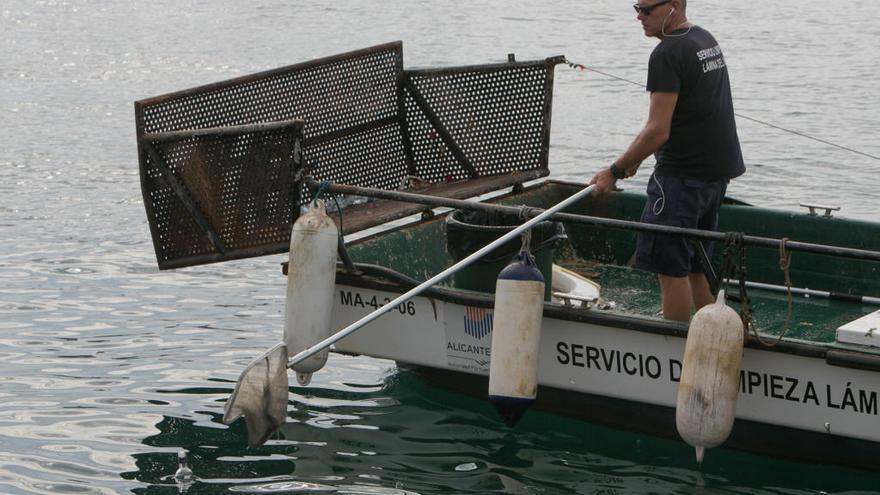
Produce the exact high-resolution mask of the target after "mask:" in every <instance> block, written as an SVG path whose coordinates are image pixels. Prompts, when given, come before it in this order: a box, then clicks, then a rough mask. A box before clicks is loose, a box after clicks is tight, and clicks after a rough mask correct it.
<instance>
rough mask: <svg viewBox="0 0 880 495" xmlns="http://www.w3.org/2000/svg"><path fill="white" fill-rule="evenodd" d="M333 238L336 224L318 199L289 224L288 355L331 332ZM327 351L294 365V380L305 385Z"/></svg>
mask: <svg viewBox="0 0 880 495" xmlns="http://www.w3.org/2000/svg"><path fill="white" fill-rule="evenodd" d="M337 242H338V231H337V229H336V224H335V223H333V220H332V219H331V218H330V217H329V216H327V212H326V210H325V209H324V203H323V202H321V201H318V202H316V204H315V205H314V206H313V207H312V208H310V209H309V211H308V212H306V213H305V214H303V215H301V216H300V217H299V218H298V219H297V220H296V222H295V223H294V224H293V230H292V231H291V234H290V254H289V263H288V265H287V298H286V300H285V304H284V306H285V307H284V343H285V345H286V346H287V352H288V355H290V356H293V355H296V354H297V353H299V352H300V351H302V350H304V349H306V348H308V347H310V346H312V345H314V344H317V343H318V342H320V341H322V340H324V339H326V338H327V337H329V336H330V334H331V328H330V316H331V311H332V309H333V290H334V283H335V281H336V251H337ZM328 354H329V351H328V350H326V349H325V350H323V351H320V352H318V353H315V354H314V355H312V356H310V357H309V358H307V359H305V360H303V361H302V362H300V363H298V364H296V365H294V367H293V370H294V371H295V372H296V379H297V381H298V382H299V383H300V384H301V385H303V386H305V385H308V384H309V382H310V381H311V379H312V373H314V372H315V371H318V370H319V369H321V368H322V367H323V366H324V363H326V362H327V355H328Z"/></svg>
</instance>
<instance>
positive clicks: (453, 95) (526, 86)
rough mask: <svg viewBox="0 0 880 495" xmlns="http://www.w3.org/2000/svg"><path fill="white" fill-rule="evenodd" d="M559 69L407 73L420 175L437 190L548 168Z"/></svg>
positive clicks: (538, 65) (528, 65) (513, 66)
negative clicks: (441, 184)
mask: <svg viewBox="0 0 880 495" xmlns="http://www.w3.org/2000/svg"><path fill="white" fill-rule="evenodd" d="M556 63H558V61H556V60H553V59H548V60H547V61H540V62H525V63H508V64H496V65H493V66H480V67H461V68H450V69H432V70H424V71H407V72H406V74H407V76H408V77H407V84H406V95H407V98H406V112H407V115H406V117H407V118H406V121H407V126H408V129H409V132H410V137H411V141H412V150H413V156H414V159H413V160H414V162H415V166H416V170H417V174H418V175H419V176H420V177H422V178H424V179H427V180H429V181H432V182H437V181H442V180H446V181H449V180H463V179H468V178H473V177H482V176H488V175H500V174H504V173H508V172H513V171H521V170H530V169H536V168H546V167H547V147H548V143H549V133H550V110H551V105H550V103H551V98H552V85H553V67H554V66H555V64H556ZM444 129H445V132H444ZM444 134H445V135H444Z"/></svg>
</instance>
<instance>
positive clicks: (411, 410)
mask: <svg viewBox="0 0 880 495" xmlns="http://www.w3.org/2000/svg"><path fill="white" fill-rule="evenodd" d="M629 3H631V2H626V1H619V0H595V1H592V2H575V1H571V0H559V1H557V2H540V3H539V2H524V1H518V0H504V1H501V0H488V1H483V2H452V1H445V2H443V1H441V2H426V1H403V2H379V1H367V0H337V1H335V2H315V1H299V2H273V1H269V0H253V1H250V2H234V1H230V0H214V1H203V0H179V1H168V0H156V1H153V2H123V1H115V2H107V1H97V0H70V1H64V0H38V1H35V0H4V1H3V2H2V3H0V33H2V34H0V47H2V53H3V56H2V62H0V136H2V137H0V240H2V243H0V493H10V494H12V493H124V492H131V491H134V492H136V493H178V492H181V491H187V490H188V493H226V492H233V493H240V492H244V493H273V492H276V493H303V492H316V491H325V492H326V491H332V490H335V491H336V492H337V493H349V494H388V495H390V494H405V493H418V494H450V493H489V492H495V493H518V494H556V493H608V494H610V493H647V492H653V493H692V492H710V493H787V494H807V493H825V492H827V493H855V492H871V491H872V490H875V489H877V490H880V475H878V474H877V473H866V472H860V471H850V470H846V469H840V468H828V467H822V468H816V467H814V466H809V465H804V464H797V463H790V462H786V461H781V460H777V459H771V458H766V457H760V456H753V455H746V454H742V453H737V452H731V451H725V450H716V451H712V452H710V453H709V455H708V459H707V462H706V463H705V464H704V466H703V468H702V470H700V469H697V468H696V466H695V465H694V464H693V462H692V461H691V459H692V454H691V451H690V449H689V448H686V447H685V446H683V445H682V444H679V443H676V442H669V441H664V440H658V439H655V438H650V437H645V436H638V435H633V434H629V433H625V432H619V431H614V430H610V429H606V428H602V427H599V426H595V425H590V424H587V423H583V422H577V421H572V420H568V419H565V418H560V417H557V416H550V415H546V414H542V413H539V412H530V413H529V414H528V415H527V417H526V419H525V420H524V422H523V424H522V425H521V426H520V427H518V428H517V429H516V430H515V431H509V430H507V429H505V428H504V427H502V426H501V423H500V422H499V421H498V420H497V418H496V417H495V415H494V413H493V412H492V411H491V410H490V409H489V407H487V405H486V403H485V402H484V401H480V400H476V399H470V398H466V397H462V396H459V395H456V394H452V393H448V392H444V391H438V390H436V389H433V388H430V387H428V386H426V385H425V384H423V383H421V382H419V381H417V380H416V379H415V378H413V377H412V376H410V375H409V374H407V373H403V372H398V371H397V370H396V368H395V366H394V364H393V363H390V362H387V361H379V360H373V359H368V358H351V357H341V356H332V357H331V360H330V363H329V365H328V367H327V369H325V370H324V371H322V372H320V373H318V374H317V375H316V376H315V379H314V382H313V385H312V386H310V387H309V388H308V389H302V388H294V389H293V393H292V394H291V396H290V397H291V405H290V410H289V424H288V426H287V427H286V428H285V429H284V431H283V434H282V435H281V436H280V437H279V438H278V439H277V440H273V441H272V442H270V443H269V444H267V446H266V447H264V448H261V449H249V448H247V447H246V446H245V443H244V439H243V438H244V437H243V435H244V431H243V426H242V425H241V424H237V425H234V426H233V427H232V428H228V427H226V426H225V425H223V424H222V423H221V421H220V417H221V415H222V408H223V402H224V400H225V399H226V397H227V396H228V394H229V393H230V392H231V390H232V387H233V384H234V381H235V379H236V378H237V376H238V373H239V372H240V371H241V369H242V368H243V367H244V366H245V365H246V364H247V363H248V362H249V361H250V359H251V358H252V357H254V356H256V355H257V354H258V353H260V352H262V350H264V349H265V348H267V347H268V346H270V345H271V344H273V343H274V342H276V341H277V340H278V338H279V335H280V332H281V325H282V310H283V302H284V301H283V296H284V285H283V284H284V279H283V278H282V277H281V276H280V274H279V270H278V262H280V261H281V259H282V257H269V258H264V259H254V260H245V261H239V262H233V263H226V264H223V265H216V266H207V267H197V268H189V269H183V270H178V271H173V272H163V273H159V272H158V270H157V269H156V264H155V260H154V257H153V249H152V246H151V243H150V239H149V233H148V227H147V224H146V219H145V215H144V211H143V204H142V200H141V193H140V190H139V183H138V172H137V154H136V147H135V133H134V122H133V108H132V102H133V101H134V100H136V99H140V98H144V97H148V96H153V95H157V94H162V93H166V92H169V91H173V90H178V89H182V88H186V87H190V86H194V85H197V84H203V83H208V82H213V81H216V80H221V79H226V78H230V77H234V76H239V75H243V74H247V73H250V72H254V71H257V70H262V69H268V68H272V67H276V66H280V65H287V64H290V63H294V62H299V61H303V60H307V59H310V58H314V57H320V56H325V55H330V54H334V53H338V52H342V51H347V50H351V49H356V48H360V47H364V46H369V45H373V44H378V43H382V42H386V41H391V40H396V39H402V40H404V42H405V45H404V46H405V48H404V54H405V63H406V65H407V66H408V67H415V66H431V65H444V64H470V63H484V62H489V61H501V60H504V59H506V56H507V53H510V52H513V53H516V54H517V57H518V58H519V59H530V58H543V57H546V56H551V55H557V54H565V55H567V56H568V57H569V58H570V59H571V60H573V61H576V62H579V63H583V64H586V65H588V66H592V67H595V68H597V69H600V70H603V71H606V72H609V73H612V74H615V75H617V76H619V77H623V78H627V79H632V80H635V81H644V78H645V63H646V60H647V56H648V53H649V51H650V50H651V48H652V46H653V45H654V42H653V41H652V40H649V39H646V38H644V37H642V35H641V31H640V27H639V25H638V24H637V22H636V21H635V20H634V15H633V12H632V10H631V8H630V6H629ZM690 3H691V5H690V12H689V13H690V18H691V19H692V20H693V21H695V22H696V23H698V24H701V25H703V26H705V27H707V28H709V29H710V30H711V31H713V32H714V33H715V35H716V37H717V38H718V39H719V40H720V41H721V44H722V47H723V48H724V50H725V54H726V57H727V60H728V64H729V66H730V70H731V77H732V80H733V85H734V87H733V90H734V95H735V105H736V109H737V111H738V112H739V113H741V114H742V115H745V116H748V117H751V118H754V119H759V120H763V121H767V122H771V123H773V124H775V125H777V126H783V127H786V128H791V129H793V130H797V131H799V132H801V133H807V134H810V135H815V136H817V137H820V138H822V139H825V140H828V141H832V142H835V143H839V144H840V145H844V146H848V147H852V148H856V149H858V150H860V151H862V152H865V153H869V154H872V155H875V156H877V155H880V139H878V134H880V119H878V117H877V115H878V113H880V92H878V91H877V89H876V84H877V80H876V68H877V67H878V65H880V64H878V62H880V55H878V53H880V52H878V51H877V50H876V49H875V48H876V47H875V46H874V45H876V42H877V40H878V39H880V24H878V23H877V21H876V19H875V17H876V16H875V15H873V10H875V8H876V5H875V4H874V3H872V2H869V1H867V0H842V1H840V2H836V3H834V4H833V5H831V4H819V3H815V2H812V3H811V2H803V1H796V0H776V1H774V2H763V1H758V0H745V1H741V2H725V1H721V0H712V1H709V0H693V1H692V2H690ZM646 108H647V97H646V96H645V94H644V92H643V91H642V90H640V89H639V88H637V87H634V86H631V85H629V84H626V83H622V82H620V81H618V80H615V79H612V78H609V77H606V76H602V75H599V74H596V73H593V72H589V71H577V70H573V69H569V68H567V67H564V66H561V67H560V68H559V69H558V70H557V85H556V100H555V107H554V121H553V133H554V134H553V141H552V150H551V168H552V170H553V171H554V175H555V176H556V177H560V178H567V179H575V180H578V179H585V178H587V177H589V176H590V175H591V174H592V172H593V171H595V170H596V169H597V168H598V167H600V166H604V165H606V164H607V163H609V162H610V161H611V160H612V159H613V158H615V157H616V155H617V154H618V153H619V152H620V151H621V150H622V149H623V147H624V146H625V145H626V144H627V143H628V141H629V139H630V138H631V137H632V135H633V134H634V133H635V132H636V131H637V130H638V129H639V127H640V125H641V124H642V122H643V121H644V118H645V110H646ZM739 130H740V135H741V138H742V143H743V151H744V154H745V156H746V160H747V164H748V166H749V172H748V174H747V175H746V176H744V177H743V178H742V179H740V180H737V181H735V182H734V183H733V184H732V186H731V188H730V194H731V195H734V196H737V197H739V198H741V199H744V200H747V201H750V202H753V203H755V204H759V205H767V206H774V207H779V208H784V209H798V206H797V205H798V203H799V202H801V201H808V202H814V203H823V204H832V205H838V206H841V207H842V211H841V213H840V215H843V216H848V217H854V218H862V219H877V218H876V217H877V215H876V204H877V201H878V199H880V194H878V193H877V189H876V184H877V180H876V173H877V171H878V170H880V167H878V161H877V160H876V159H872V158H867V157H865V156H861V155H858V154H854V153H851V152H846V151H842V150H840V149H837V148H834V147H831V146H828V145H825V144H821V143H818V142H816V141H812V140H809V139H805V138H803V137H799V136H796V135H793V134H790V133H785V132H782V131H780V130H778V129H774V128H769V127H766V126H763V125H759V124H756V123H754V122H752V121H750V120H745V119H740V121H739ZM646 177H647V173H646V172H644V171H643V173H642V174H640V177H639V178H637V179H636V180H634V181H632V186H631V187H634V188H641V187H642V186H643V184H644V183H645V178H646ZM793 448H796V447H795V446H793ZM180 449H186V450H188V451H189V452H190V461H191V464H192V468H193V471H194V472H195V476H196V477H197V481H196V482H195V483H194V484H192V485H189V486H180V485H177V484H175V482H174V480H173V479H171V478H170V476H171V475H172V474H173V473H174V470H175V468H176V453H177V452H178V451H179V450H180Z"/></svg>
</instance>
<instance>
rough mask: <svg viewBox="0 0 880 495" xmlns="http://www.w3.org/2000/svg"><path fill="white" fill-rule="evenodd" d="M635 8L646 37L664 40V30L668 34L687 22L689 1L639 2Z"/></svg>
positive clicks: (654, 0)
mask: <svg viewBox="0 0 880 495" xmlns="http://www.w3.org/2000/svg"><path fill="white" fill-rule="evenodd" d="M633 7H634V8H635V9H636V13H637V17H636V18H637V19H638V20H639V22H641V23H642V29H643V30H644V31H645V36H651V37H655V38H662V37H663V32H664V30H665V31H666V32H667V33H668V32H669V31H671V30H674V29H676V28H677V27H678V26H680V25H681V24H682V23H684V22H686V21H687V18H686V17H685V9H686V8H687V0H638V2H637V3H636V4H635V5H633Z"/></svg>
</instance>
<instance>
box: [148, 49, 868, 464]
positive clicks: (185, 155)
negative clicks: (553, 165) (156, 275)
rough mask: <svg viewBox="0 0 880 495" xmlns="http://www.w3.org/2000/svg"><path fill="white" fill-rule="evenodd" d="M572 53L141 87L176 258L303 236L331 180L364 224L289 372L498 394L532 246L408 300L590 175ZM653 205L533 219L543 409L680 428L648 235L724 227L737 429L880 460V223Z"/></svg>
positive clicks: (331, 201)
mask: <svg viewBox="0 0 880 495" xmlns="http://www.w3.org/2000/svg"><path fill="white" fill-rule="evenodd" d="M563 61H564V58H563V57H551V58H548V59H545V60H538V61H528V62H519V61H516V60H515V58H514V57H513V56H510V57H509V59H508V61H507V62H503V63H496V64H489V65H483V66H468V67H451V68H434V69H417V70H409V69H406V70H405V69H403V55H402V44H401V43H399V42H396V43H389V44H386V45H380V46H377V47H371V48H367V49H364V50H359V51H356V52H350V53H346V54H342V55H337V56H333V57H328V58H326V59H318V60H313V61H310V62H307V63H304V64H297V65H293V66H288V67H284V68H281V69H276V70H273V71H267V72H263V73H259V74H254V75H250V76H245V77H242V78H238V79H234V80H230V81H224V82H220V83H215V84H212V85H208V86H203V87H198V88H193V89H189V90H185V91H181V92H178V93H173V94H170V95H163V96H159V97H155V98H150V99H147V100H142V101H139V102H137V103H136V105H135V109H136V117H137V134H138V150H139V157H140V166H141V184H142V189H143V192H144V199H145V205H146V209H147V216H148V218H149V220H150V227H151V232H152V235H153V242H154V247H155V249H156V255H157V260H158V264H159V267H160V268H162V269H172V268H180V267H185V266H190V265H196V264H204V263H213V262H222V261H227V260H232V259H240V258H245V257H250V256H262V255H268V254H276V253H283V252H285V251H287V250H288V246H289V243H290V238H291V234H290V232H291V227H292V226H293V225H294V223H295V221H296V220H297V218H299V217H300V214H301V212H302V211H304V209H305V208H307V207H308V205H309V204H310V203H311V202H312V200H313V199H315V198H317V197H321V198H322V199H325V200H326V201H327V205H328V207H329V209H330V212H329V215H330V217H331V218H333V219H334V221H335V222H336V224H337V225H338V226H339V229H340V232H341V233H342V234H343V235H344V239H345V242H344V243H340V244H341V247H340V255H341V262H340V263H339V264H338V265H337V270H336V273H335V287H334V288H333V290H332V298H331V299H332V300H328V301H327V304H329V305H331V308H332V309H331V313H330V314H331V320H330V321H331V324H330V327H331V328H329V329H327V334H326V335H328V336H329V337H328V338H327V339H325V340H323V341H322V342H318V341H319V340H321V339H317V340H315V342H314V343H310V346H311V347H306V348H303V349H287V350H285V352H284V354H283V356H284V360H285V361H284V362H283V363H282V368H284V366H283V365H284V364H286V359H287V357H288V354H287V353H288V352H289V353H291V356H293V357H292V358H291V361H290V362H291V363H294V362H299V360H301V358H302V356H303V355H304V353H306V354H307V353H310V352H316V348H317V347H323V346H324V344H326V345H329V343H332V344H333V345H334V348H333V350H334V351H335V352H340V353H347V354H358V355H367V356H374V357H377V358H385V359H392V360H394V361H396V362H397V363H399V365H400V367H401V368H404V369H407V370H410V372H412V373H417V374H419V375H420V376H423V377H424V378H425V379H428V380H431V381H432V382H434V383H436V384H437V385H438V386H444V387H449V388H451V389H453V390H457V391H460V392H462V393H469V394H476V395H482V396H485V395H486V393H487V386H488V375H489V370H490V363H491V345H490V342H491V339H492V331H493V327H492V322H493V320H494V317H495V315H494V303H495V297H494V294H493V291H494V281H495V277H496V275H497V273H498V272H499V271H500V270H501V269H502V268H503V267H504V266H505V265H506V263H507V261H508V260H509V258H510V257H511V256H512V255H513V254H514V253H515V252H516V251H517V250H518V249H519V246H520V244H519V241H515V242H514V244H513V246H512V248H511V247H509V246H508V249H511V251H509V252H504V251H498V252H495V251H493V254H492V255H491V256H487V257H484V258H483V259H482V260H481V261H479V262H475V263H473V264H471V265H469V266H467V267H462V268H461V269H457V268H456V271H455V273H454V274H452V275H451V277H449V278H446V279H445V280H443V281H442V282H440V283H437V284H434V283H431V284H430V287H425V288H423V289H419V293H418V294H415V295H413V296H412V297H406V298H405V299H401V294H404V293H407V292H408V291H410V290H411V289H413V287H417V288H418V287H420V286H421V285H425V281H430V280H431V279H432V277H435V276H437V274H438V273H441V272H444V271H445V270H449V267H451V266H457V264H458V263H459V262H460V260H461V259H462V258H463V257H464V258H467V257H469V256H470V255H469V254H468V253H470V252H472V251H473V250H476V249H478V248H479V246H482V245H484V244H487V243H489V242H491V241H492V240H493V239H494V238H497V237H498V236H500V235H501V233H502V232H506V231H509V230H511V229H512V228H513V227H512V225H511V222H499V221H497V218H496V217H494V216H493V215H502V214H504V215H507V216H511V215H512V216H513V217H514V218H515V219H518V220H516V221H514V222H513V223H521V222H522V221H524V219H526V218H530V217H535V216H536V215H538V214H539V212H540V211H541V210H542V209H547V208H550V207H553V206H554V205H558V204H559V203H560V202H562V201H563V200H565V199H566V198H570V197H572V196H573V195H575V194H579V193H581V192H583V191H582V188H583V186H582V185H579V184H573V183H568V182H564V181H557V180H549V179H546V176H548V175H549V174H550V170H549V166H548V149H549V132H550V114H551V109H552V85H553V68H554V66H555V65H557V64H559V63H561V62H563ZM310 178H312V179H314V180H311V181H310V180H308V179H310ZM644 202H645V197H644V195H643V194H639V193H634V192H629V191H624V192H615V193H610V194H607V195H603V196H592V195H586V196H585V197H583V199H580V200H579V201H577V202H575V203H574V204H573V205H571V206H570V207H567V208H566V209H565V212H564V213H556V214H554V215H552V217H551V221H548V223H549V224H550V227H546V226H543V225H544V224H539V225H541V226H539V227H535V228H534V229H532V248H533V253H534V255H535V257H536V260H537V264H538V266H539V267H540V268H541V269H542V272H543V278H544V281H545V287H546V293H545V301H544V303H543V310H542V311H543V313H542V316H541V322H540V346H539V350H538V370H537V380H538V390H537V400H536V401H535V404H534V406H535V407H538V408H542V409H546V410H549V411H553V412H556V413H559V414H564V415H571V416H577V417H582V418H584V419H585V420H587V421H593V422H598V423H603V424H608V425H612V426H615V427H619V428H625V429H631V430H635V431H640V432H646V433H651V434H656V435H660V436H671V437H675V436H676V435H677V433H676V426H675V414H676V410H675V408H676V394H677V389H678V384H679V380H680V378H681V370H682V360H683V354H684V348H685V342H686V339H687V336H688V326H687V324H685V323H679V322H672V321H668V320H664V319H662V318H661V317H659V316H658V310H659V308H660V295H659V287H658V284H657V282H656V278H655V276H654V275H652V274H649V273H645V272H642V271H639V270H637V269H635V268H633V267H632V266H631V262H630V260H631V258H632V255H633V252H634V248H635V239H636V235H637V233H638V232H641V231H658V230H657V229H661V230H659V232H661V233H664V234H667V235H678V236H683V237H686V238H688V239H691V240H692V241H693V242H695V243H696V244H695V246H697V247H698V248H700V247H703V248H704V247H706V246H708V245H709V244H711V243H714V251H713V255H712V256H711V257H710V256H706V257H705V260H704V270H705V272H706V273H707V274H709V275H712V277H711V278H712V279H713V281H714V282H715V284H716V285H717V286H718V287H725V288H726V293H727V294H728V295H729V296H730V299H729V304H730V306H731V307H733V308H734V309H736V310H737V311H739V312H740V313H741V314H742V315H743V318H744V321H746V322H749V323H748V324H747V325H746V329H747V331H748V338H747V341H746V343H745V348H744V350H743V352H742V364H741V369H740V371H739V390H738V398H737V401H736V420H735V423H734V426H733V429H732V432H731V433H730V436H729V438H728V439H727V441H726V443H725V444H724V446H726V447H730V448H738V449H744V450H749V451H755V452H763V453H768V454H772V455H779V456H786V457H793V458H798V459H804V460H809V461H817V462H827V463H835V464H844V465H849V466H856V467H862V468H868V469H877V468H878V467H880V416H878V414H880V413H878V408H880V405H878V394H880V311H878V308H880V276H878V275H880V273H878V271H880V253H878V252H877V251H875V249H877V247H878V246H880V224H875V223H869V222H861V221H853V220H847V219H843V218H838V217H833V216H831V215H830V211H829V212H828V213H829V214H825V215H821V214H816V213H815V212H806V211H805V212H803V213H793V212H784V211H777V210H771V209H766V208H760V207H758V206H752V205H748V204H744V203H742V202H738V201H734V200H731V199H728V200H727V202H726V204H725V205H724V206H723V209H722V213H721V225H720V227H719V232H705V231H692V230H683V229H670V228H659V227H652V226H648V225H643V224H640V223H639V222H638V221H637V219H638V218H639V216H640V213H641V211H642V208H643V207H644ZM462 211H465V212H483V213H486V214H488V215H489V216H488V218H489V219H490V220H486V221H480V222H476V223H474V222H472V221H471V218H470V217H467V216H464V217H462V216H457V215H460V214H459V212H462ZM450 217H451V218H450ZM461 218H465V221H463V220H461ZM499 227H500V229H499ZM471 228H473V230H469V229H471ZM542 229H543V231H542ZM542 232H543V233H542ZM468 245H470V246H468ZM499 249H504V248H499ZM297 254H298V253H296V252H292V253H291V256H292V257H293V258H292V259H295V257H296V256H297ZM563 282H564V283H563ZM296 303H297V301H295V300H293V301H291V300H289V301H288V302H287V304H288V305H290V304H294V305H295V304H296ZM379 316H381V318H379ZM365 318H367V319H369V320H370V321H369V322H367V323H364V324H362V325H361V324H358V323H357V322H360V321H363V320H364V319H365ZM295 323H296V322H289V324H290V325H294V324H295ZM353 324H354V325H359V326H357V328H353V329H351V328H352V327H353ZM343 328H346V329H351V330H347V331H345V332H341V333H340V334H333V332H334V331H336V330H339V329H343ZM328 342H329V343H328ZM312 344H314V345H312ZM281 347H283V345H281ZM275 350H277V346H276V348H273V351H271V352H274V351H275ZM269 354H270V353H267V356H268V355H269ZM294 354H295V355H294ZM264 357H265V356H264ZM264 357H261V358H258V359H257V360H256V361H255V363H257V364H259V363H261V362H263V361H261V359H263V358H264ZM265 362H268V358H267V357H266V359H265ZM249 369H250V368H249ZM246 373H247V370H246V372H245V374H243V379H244V378H245V377H246ZM284 379H285V380H286V375H285V378H284ZM243 381H246V380H243ZM285 383H286V382H285ZM237 392H238V388H237V389H236V393H237ZM267 393H268V392H267ZM284 395H286V394H284ZM230 402H234V401H233V400H231V401H230ZM283 407H286V399H285V401H284V406H283ZM227 412H228V409H227ZM283 413H284V410H282V415H283ZM248 414H250V416H248ZM254 414H255V413H254V412H253V411H252V412H250V413H246V418H247V419H248V420H249V426H250V421H251V420H254ZM282 421H283V419H282ZM269 423H272V421H269ZM277 426H278V425H277V424H270V427H272V428H269V429H270V430H271V429H273V428H277ZM262 437H263V439H265V434H263V435H262Z"/></svg>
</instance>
